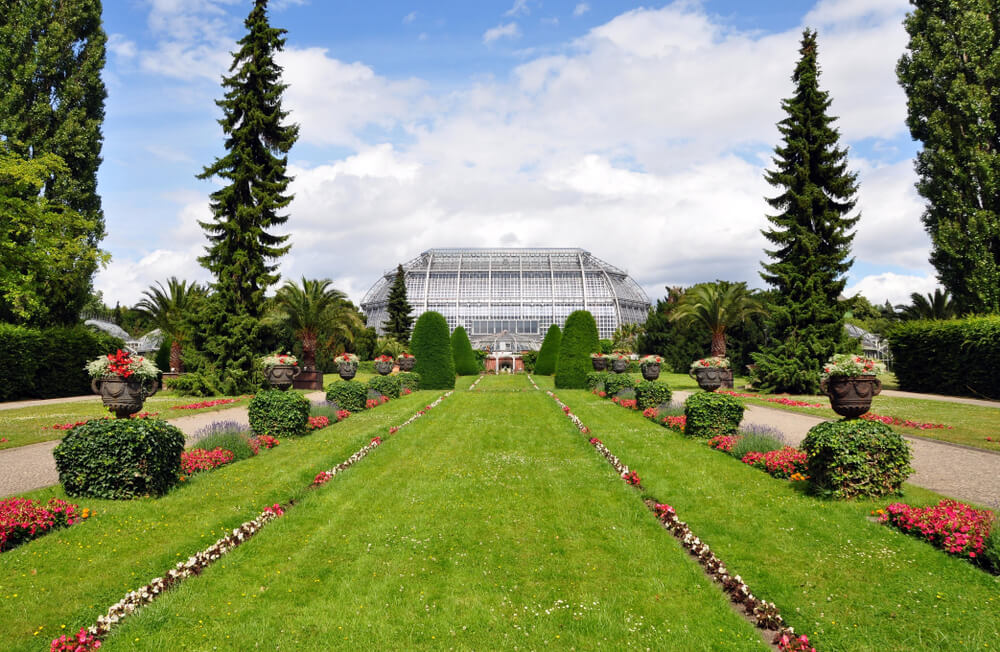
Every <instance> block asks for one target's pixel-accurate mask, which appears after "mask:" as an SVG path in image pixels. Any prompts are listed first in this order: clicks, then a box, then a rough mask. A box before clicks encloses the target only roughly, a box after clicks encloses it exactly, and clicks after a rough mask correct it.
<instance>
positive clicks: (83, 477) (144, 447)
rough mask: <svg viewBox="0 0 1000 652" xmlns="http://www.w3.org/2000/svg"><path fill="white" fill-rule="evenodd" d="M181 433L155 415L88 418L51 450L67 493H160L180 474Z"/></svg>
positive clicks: (107, 495)
mask: <svg viewBox="0 0 1000 652" xmlns="http://www.w3.org/2000/svg"><path fill="white" fill-rule="evenodd" d="M183 450H184V433H182V432H181V431H180V430H178V429H177V428H176V427H174V426H172V425H170V424H169V423H167V422H166V421H162V420H160V419H94V420H91V421H88V422H87V423H85V424H83V425H81V426H77V427H76V428H73V429H72V430H70V431H69V433H68V434H67V435H66V436H65V437H64V438H63V440H62V442H61V443H60V444H59V445H58V446H56V449H55V450H54V451H53V453H52V454H53V457H55V460H56V468H57V469H58V470H59V482H61V483H62V486H63V488H64V489H65V490H66V493H67V494H69V495H70V496H90V497H94V498H108V499H113V500H123V499H129V498H135V497H136V496H146V495H155V496H158V495H162V494H165V493H166V492H167V491H169V490H170V488H171V487H172V486H174V484H176V483H177V481H178V479H179V478H180V471H181V452H182V451H183Z"/></svg>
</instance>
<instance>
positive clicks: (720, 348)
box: [712, 331, 726, 358]
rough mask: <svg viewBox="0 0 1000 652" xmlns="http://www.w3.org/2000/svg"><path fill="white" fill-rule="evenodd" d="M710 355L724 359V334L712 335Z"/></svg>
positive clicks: (723, 332) (720, 332)
mask: <svg viewBox="0 0 1000 652" xmlns="http://www.w3.org/2000/svg"><path fill="white" fill-rule="evenodd" d="M712 355H713V356H718V357H720V358H724V357H726V332H725V331H719V332H717V333H712Z"/></svg>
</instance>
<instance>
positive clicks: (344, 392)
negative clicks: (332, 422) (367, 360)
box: [326, 380, 368, 412]
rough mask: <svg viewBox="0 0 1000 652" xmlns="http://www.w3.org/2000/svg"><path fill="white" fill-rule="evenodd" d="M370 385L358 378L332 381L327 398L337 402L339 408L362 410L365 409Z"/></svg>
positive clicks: (353, 410)
mask: <svg viewBox="0 0 1000 652" xmlns="http://www.w3.org/2000/svg"><path fill="white" fill-rule="evenodd" d="M367 398H368V386H367V385H365V384H363V383H360V382H358V381H356V380H338V381H336V382H333V383H330V388H329V389H327V390H326V400H327V401H329V402H331V403H336V404H337V409H339V410H347V411H348V412H360V411H361V410H364V409H365V401H366V399H367Z"/></svg>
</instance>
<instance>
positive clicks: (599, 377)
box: [587, 371, 615, 390]
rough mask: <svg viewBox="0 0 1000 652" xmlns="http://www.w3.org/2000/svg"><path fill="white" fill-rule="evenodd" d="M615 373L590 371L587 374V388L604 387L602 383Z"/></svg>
mask: <svg viewBox="0 0 1000 652" xmlns="http://www.w3.org/2000/svg"><path fill="white" fill-rule="evenodd" d="M614 375H615V374H613V373H611V372H610V371H591V372H590V373H588V374H587V389H601V390H603V389H604V383H606V382H607V381H608V378H610V377H611V376H614Z"/></svg>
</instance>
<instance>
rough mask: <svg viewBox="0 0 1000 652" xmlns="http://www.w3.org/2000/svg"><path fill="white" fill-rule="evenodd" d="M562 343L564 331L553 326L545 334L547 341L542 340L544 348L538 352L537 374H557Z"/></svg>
mask: <svg viewBox="0 0 1000 652" xmlns="http://www.w3.org/2000/svg"><path fill="white" fill-rule="evenodd" d="M561 341H562V331H560V330H559V326H558V325H556V324H552V325H551V326H549V330H548V331H546V332H545V339H544V340H542V348H540V349H539V350H538V359H537V361H536V362H535V373H536V374H538V375H539V376H551V375H552V374H554V373H555V372H556V361H557V360H558V357H559V343H560V342H561Z"/></svg>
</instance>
